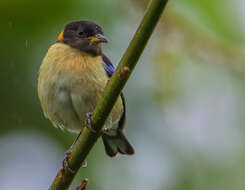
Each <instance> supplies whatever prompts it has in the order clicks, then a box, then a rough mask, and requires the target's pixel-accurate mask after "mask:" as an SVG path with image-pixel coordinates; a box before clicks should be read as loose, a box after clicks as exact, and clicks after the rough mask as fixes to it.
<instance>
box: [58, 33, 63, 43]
mask: <svg viewBox="0 0 245 190" xmlns="http://www.w3.org/2000/svg"><path fill="white" fill-rule="evenodd" d="M63 41H64V30H62V32H61V33H60V35H59V37H58V42H63Z"/></svg>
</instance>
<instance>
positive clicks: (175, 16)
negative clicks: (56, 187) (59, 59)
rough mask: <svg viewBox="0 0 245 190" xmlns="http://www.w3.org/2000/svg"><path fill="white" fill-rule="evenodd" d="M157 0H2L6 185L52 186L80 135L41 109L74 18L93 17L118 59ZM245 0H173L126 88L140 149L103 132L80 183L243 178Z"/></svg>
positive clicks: (136, 185)
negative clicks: (50, 71) (47, 59)
mask: <svg viewBox="0 0 245 190" xmlns="http://www.w3.org/2000/svg"><path fill="white" fill-rule="evenodd" d="M147 2H148V1H147V0H145V1H142V0H137V1H135V0H134V1H133V0H131V1H130V0H127V1H119V0H101V1H95V0H91V1H78V0H71V1H57V0H54V1H30V0H23V1H17V0H10V1H7V0H3V1H0V22H1V25H0V26H1V30H0V39H1V43H0V57H1V64H0V81H1V82H2V85H1V93H0V98H1V101H0V102H1V107H0V115H1V117H0V118H1V125H0V126H1V127H0V150H1V153H0V156H1V157H0V158H1V163H0V189H4V190H15V189H18V190H19V189H25V190H29V189H30V190H33V189H36V190H38V189H40V190H41V189H42V190H43V189H47V188H48V186H49V184H50V183H51V181H52V179H53V177H54V176H55V174H56V171H57V170H58V168H59V167H60V165H61V161H62V159H63V152H64V151H65V150H66V149H68V147H69V146H70V145H71V144H72V142H73V140H74V138H75V135H74V134H70V133H68V132H62V131H60V130H58V129H55V128H53V127H52V125H51V123H50V122H49V121H48V120H46V119H45V118H44V116H43V114H42V112H41V108H40V105H39V101H38V97H37V93H36V82H37V81H36V80H37V75H38V68H39V66H40V64H41V60H42V58H43V56H44V55H45V53H46V51H47V49H48V47H49V46H50V45H51V44H52V43H54V42H55V41H56V38H57V35H58V33H59V32H60V31H61V30H62V28H63V26H64V25H65V24H66V23H67V22H70V21H73V20H80V19H88V20H93V21H95V22H97V23H99V24H100V25H102V26H103V27H104V29H105V35H106V36H108V37H109V39H110V43H109V44H107V45H105V46H104V52H105V53H106V54H107V55H108V56H109V57H110V58H111V59H112V61H113V63H114V64H115V65H116V64H117V63H118V61H119V59H120V57H121V56H122V54H123V51H124V50H125V48H126V47H127V45H128V43H129V41H130V39H131V37H132V35H133V32H134V31H135V29H136V27H137V25H138V24H139V21H140V19H141V17H142V15H143V10H144V9H145V7H146V4H147ZM244 7H245V3H244V2H243V1H242V0H235V1H228V0H225V1H221V0H212V1H211V0H207V1H204V0H172V1H170V2H169V4H168V6H167V7H166V9H165V12H164V15H163V17H162V19H161V21H160V23H159V27H158V28H157V30H156V32H155V33H154V35H153V37H152V40H151V41H150V43H149V44H148V46H147V48H146V50H145V52H144V55H143V56H142V58H141V60H140V62H141V63H140V64H139V65H138V66H137V68H136V70H135V73H134V75H133V76H132V78H131V79H130V81H129V83H128V86H127V87H126V89H125V95H126V98H127V109H128V110H127V118H128V119H127V127H126V133H127V136H129V139H130V141H132V143H133V144H134V146H135V149H136V154H135V155H134V156H133V157H125V156H118V157H116V158H115V159H111V158H108V157H106V156H105V153H104V150H103V145H102V143H101V141H99V142H98V143H97V144H96V147H95V148H94V149H93V150H92V152H91V153H90V154H89V157H88V159H87V161H88V167H87V168H84V169H81V171H80V173H79V175H78V176H77V178H76V180H75V182H74V185H73V188H72V189H75V185H77V184H78V183H79V181H80V180H81V179H82V178H84V177H88V178H89V184H88V189H100V190H103V189H105V190H110V189H115V188H116V189H118V190H120V189H129V190H134V189H142V190H143V189H159V190H162V189H164V190H192V189H193V190H196V189H198V190H202V189H203V190H206V189H211V190H219V189H220V190H221V189H222V190H230V189H244V187H245V182H244V180H243V178H244V177H245V172H244V171H245V168H244V165H245V163H244V160H245V159H244V157H245V151H244V148H243V147H244V146H245V141H244V139H245V134H244V132H245V130H244V124H245V119H244V112H245V105H244V104H245V103H244V99H245V88H244V82H245V77H244V69H245V67H244V60H245V57H244V50H245V48H244V42H245V35H244V30H245V22H244V19H243V18H244V12H245V8H244Z"/></svg>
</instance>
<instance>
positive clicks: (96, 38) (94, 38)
mask: <svg viewBox="0 0 245 190" xmlns="http://www.w3.org/2000/svg"><path fill="white" fill-rule="evenodd" d="M88 40H89V41H90V42H93V43H101V42H104V43H107V42H108V40H107V38H106V37H105V36H103V35H102V34H96V35H95V36H90V37H88Z"/></svg>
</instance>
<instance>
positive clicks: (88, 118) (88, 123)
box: [85, 112, 97, 133]
mask: <svg viewBox="0 0 245 190" xmlns="http://www.w3.org/2000/svg"><path fill="white" fill-rule="evenodd" d="M92 114H93V113H92V112H88V113H86V119H85V125H86V127H87V128H88V129H89V130H91V131H92V132H93V133H97V131H96V130H95V129H93V126H92V120H91V116H92Z"/></svg>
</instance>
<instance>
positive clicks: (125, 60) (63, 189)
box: [50, 0, 167, 190]
mask: <svg viewBox="0 0 245 190" xmlns="http://www.w3.org/2000/svg"><path fill="white" fill-rule="evenodd" d="M166 4H167V0H153V1H152V2H151V3H150V5H149V7H148V8H147V10H146V12H145V15H144V18H143V19H142V21H141V24H140V25H139V27H138V29H137V31H136V33H135V35H134V37H133V39H132V41H131V43H130V45H129V47H128V48H127V50H126V52H125V54H124V55H123V57H122V59H121V61H120V63H119V65H118V67H117V69H116V71H115V73H114V74H113V76H112V77H111V79H110V81H109V82H108V85H107V86H106V88H105V91H104V95H103V98H102V99H101V100H100V101H99V103H98V105H97V106H96V108H95V110H94V112H93V115H92V126H93V128H94V129H95V130H96V131H97V132H96V133H94V132H92V131H91V130H89V129H88V128H86V127H85V126H84V129H83V131H82V134H81V135H80V137H79V138H78V140H77V141H76V144H75V145H74V146H73V148H72V151H71V153H70V155H69V159H68V165H69V167H70V168H71V169H72V170H73V171H74V173H73V172H71V170H69V169H67V168H61V169H60V170H59V171H58V173H57V176H56V177H55V179H54V181H53V183H52V185H51V187H50V190H67V189H68V187H69V185H70V184H71V182H72V180H73V178H74V177H75V175H76V173H77V171H78V170H79V168H80V167H81V163H82V162H83V161H84V160H85V158H86V156H87V155H88V153H89V151H90V150H91V148H92V147H93V146H94V144H95V142H96V141H97V139H98V138H99V137H100V131H101V129H102V127H103V125H104V123H105V121H106V119H107V117H108V116H109V113H110V111H111V110H112V108H113V105H114V104H115V102H116V100H117V98H118V96H119V95H120V93H121V91H122V89H123V87H124V86H125V84H126V82H127V80H128V79H129V77H130V75H131V73H132V71H133V69H134V67H135V66H136V64H137V61H138V59H139V57H140V55H141V53H142V52H143V50H144V48H145V46H146V43H147V41H148V40H149V38H150V36H151V34H152V32H153V30H154V28H155V26H156V24H157V22H158V20H159V18H160V16H161V14H162V12H163V9H164V7H165V5H166Z"/></svg>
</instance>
